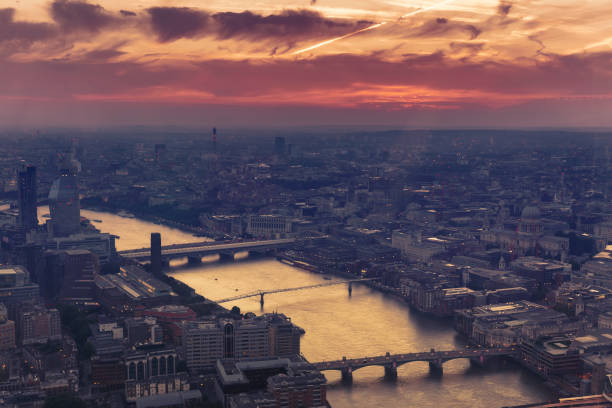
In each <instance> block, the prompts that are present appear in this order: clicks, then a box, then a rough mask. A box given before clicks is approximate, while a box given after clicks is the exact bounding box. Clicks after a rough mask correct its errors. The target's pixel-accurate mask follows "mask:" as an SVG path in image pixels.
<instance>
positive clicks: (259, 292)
mask: <svg viewBox="0 0 612 408" xmlns="http://www.w3.org/2000/svg"><path fill="white" fill-rule="evenodd" d="M377 279H379V278H367V279H351V280H341V281H333V282H326V283H318V284H316V285H306V286H298V287H295V288H283V289H270V290H256V291H255V292H249V293H245V294H242V295H237V296H233V297H229V298H225V299H219V300H215V301H214V302H215V303H227V302H233V301H235V300H240V299H246V298H251V297H256V296H259V297H260V299H259V302H260V303H261V305H262V306H263V304H264V295H267V294H272V293H283V292H294V291H296V290H305V289H315V288H324V287H326V286H334V285H342V284H348V292H349V295H350V294H351V293H352V291H353V282H369V281H373V280H377Z"/></svg>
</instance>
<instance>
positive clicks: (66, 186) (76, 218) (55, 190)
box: [49, 160, 81, 237]
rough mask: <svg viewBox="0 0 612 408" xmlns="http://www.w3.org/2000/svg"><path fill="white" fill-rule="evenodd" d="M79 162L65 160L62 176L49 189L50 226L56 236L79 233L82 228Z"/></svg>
mask: <svg viewBox="0 0 612 408" xmlns="http://www.w3.org/2000/svg"><path fill="white" fill-rule="evenodd" d="M77 164H78V163H76V162H75V161H74V160H65V161H64V162H63V163H62V164H61V166H60V177H59V178H58V179H56V180H55V181H54V182H53V185H52V186H51V190H49V210H50V212H51V220H50V226H51V233H52V234H53V236H54V237H65V236H68V235H72V234H77V233H78V232H79V231H80V229H81V204H80V200H79V188H78V179H77V172H78V165H77Z"/></svg>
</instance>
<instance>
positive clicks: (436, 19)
mask: <svg viewBox="0 0 612 408" xmlns="http://www.w3.org/2000/svg"><path fill="white" fill-rule="evenodd" d="M3 7H4V8H2V9H0V21H2V22H3V25H4V28H3V29H1V28H0V71H2V72H3V74H4V76H5V77H6V78H10V80H8V81H3V86H2V87H0V108H1V109H0V112H2V113H0V122H1V123H3V125H4V126H16V127H32V126H40V125H43V124H44V125H47V126H100V125H103V124H106V125H108V124H110V123H112V124H115V125H139V124H147V125H185V126H198V125H205V124H206V125H208V124H216V125H218V126H226V127H227V125H230V124H231V125H242V126H244V125H247V124H248V125H252V126H267V125H272V124H273V125H300V124H311V125H317V124H321V125H330V124H347V125H364V124H372V125H375V124H382V123H384V124H389V125H395V126H402V127H453V126H462V127H539V126H547V127H563V126H575V127H584V126H589V127H608V126H612V119H610V118H609V115H608V114H607V112H609V110H610V108H611V107H612V102H611V100H610V97H611V94H610V92H611V88H612V72H611V70H610V68H609V67H610V66H611V64H610V62H611V57H612V53H611V51H610V44H611V43H612V32H611V30H610V28H609V26H608V25H607V21H606V16H607V15H609V12H610V11H612V5H610V4H607V3H606V2H604V1H591V2H588V3H586V4H580V5H577V4H575V3H574V2H569V1H562V2H559V1H554V2H553V1H541V2H533V1H526V0H519V1H497V0H495V1H493V0H451V1H448V0H446V1H427V0H419V1H415V2H402V1H382V0H367V1H366V0H359V1H352V2H348V1H345V0H318V1H306V0H304V1H285V2H282V3H278V2H272V1H267V0H266V1H261V2H258V3H256V4H251V3H250V2H243V1H239V2H235V1H234V2H228V1H223V0H218V1H211V2H207V3H206V4H203V3H202V2H198V1H193V0H182V1H156V0H149V1H138V2H131V3H130V4H129V5H126V4H125V3H123V2H120V1H114V0H99V1H88V2H85V1H67V0H56V1H47V0H45V1H42V0H33V1H28V2H25V3H24V2H19V1H10V2H6V3H5V5H4V6H3Z"/></svg>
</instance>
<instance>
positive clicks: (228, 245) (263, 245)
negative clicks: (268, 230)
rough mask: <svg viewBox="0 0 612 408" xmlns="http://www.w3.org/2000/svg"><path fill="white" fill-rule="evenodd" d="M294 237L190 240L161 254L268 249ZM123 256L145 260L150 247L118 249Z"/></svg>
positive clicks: (288, 242) (197, 254)
mask: <svg viewBox="0 0 612 408" xmlns="http://www.w3.org/2000/svg"><path fill="white" fill-rule="evenodd" d="M295 241H296V239H295V238H283V239H267V240H257V241H224V242H209V241H203V242H192V243H190V244H177V245H168V246H162V247H161V256H162V258H163V259H165V260H168V261H169V260H171V259H176V258H184V257H200V258H202V257H204V256H206V255H214V254H221V255H227V254H234V253H236V252H242V251H268V250H273V249H279V248H284V247H287V246H289V245H292V244H293V243H295ZM118 254H119V255H120V256H122V257H124V258H128V259H133V260H135V261H146V260H148V259H149V258H150V256H151V248H141V249H130V250H127V251H119V252H118Z"/></svg>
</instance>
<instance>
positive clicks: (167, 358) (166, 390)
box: [125, 348, 189, 402]
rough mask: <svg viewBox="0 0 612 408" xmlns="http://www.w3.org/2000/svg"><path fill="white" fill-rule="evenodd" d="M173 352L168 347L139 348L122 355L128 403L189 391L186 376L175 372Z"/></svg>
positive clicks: (175, 357)
mask: <svg viewBox="0 0 612 408" xmlns="http://www.w3.org/2000/svg"><path fill="white" fill-rule="evenodd" d="M176 359H177V354H176V350H174V349H171V348H161V349H153V350H149V349H140V350H134V351H130V352H128V353H127V354H126V356H125V369H126V377H127V380H126V382H125V397H126V400H127V401H128V402H134V401H136V400H138V399H140V398H144V397H149V396H153V395H161V394H171V393H176V392H183V391H189V378H188V375H187V373H177V371H176Z"/></svg>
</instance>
